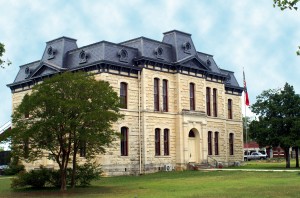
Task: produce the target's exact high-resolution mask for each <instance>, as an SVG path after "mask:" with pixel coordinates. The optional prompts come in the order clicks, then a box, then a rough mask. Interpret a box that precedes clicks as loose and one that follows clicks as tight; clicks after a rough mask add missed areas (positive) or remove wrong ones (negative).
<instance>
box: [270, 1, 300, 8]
mask: <svg viewBox="0 0 300 198" xmlns="http://www.w3.org/2000/svg"><path fill="white" fill-rule="evenodd" d="M273 1H274V3H273V6H274V7H275V6H277V7H279V8H280V9H281V10H285V9H287V8H288V9H290V10H292V9H294V10H297V9H298V7H297V6H296V4H297V3H298V2H299V1H300V0H273Z"/></svg>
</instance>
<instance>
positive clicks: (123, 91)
mask: <svg viewBox="0 0 300 198" xmlns="http://www.w3.org/2000/svg"><path fill="white" fill-rule="evenodd" d="M127 93H128V84H127V83H125V82H121V83H120V103H121V108H123V109H127V100H128V95H127Z"/></svg>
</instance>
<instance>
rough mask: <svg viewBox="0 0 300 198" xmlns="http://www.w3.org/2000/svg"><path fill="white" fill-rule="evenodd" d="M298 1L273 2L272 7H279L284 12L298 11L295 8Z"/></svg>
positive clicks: (299, 54)
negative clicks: (286, 10) (287, 10)
mask: <svg viewBox="0 0 300 198" xmlns="http://www.w3.org/2000/svg"><path fill="white" fill-rule="evenodd" d="M299 1H300V0H273V2H274V3H273V6H274V7H276V6H277V7H279V8H280V9H281V10H285V9H287V8H288V9H290V10H292V9H294V10H298V7H297V6H296V4H297V3H298V2H299ZM296 54H297V55H298V56H300V46H298V50H297V52H296Z"/></svg>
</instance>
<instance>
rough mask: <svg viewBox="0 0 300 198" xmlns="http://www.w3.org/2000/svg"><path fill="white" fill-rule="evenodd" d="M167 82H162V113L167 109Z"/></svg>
mask: <svg viewBox="0 0 300 198" xmlns="http://www.w3.org/2000/svg"><path fill="white" fill-rule="evenodd" d="M168 106H169V105H168V80H165V79H164V80H163V111H165V112H167V111H168V109H169V107H168Z"/></svg>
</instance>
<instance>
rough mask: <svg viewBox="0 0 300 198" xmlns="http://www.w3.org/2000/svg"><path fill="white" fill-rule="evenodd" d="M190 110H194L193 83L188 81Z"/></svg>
mask: <svg viewBox="0 0 300 198" xmlns="http://www.w3.org/2000/svg"><path fill="white" fill-rule="evenodd" d="M190 110H191V111H195V84H194V83H190Z"/></svg>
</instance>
